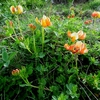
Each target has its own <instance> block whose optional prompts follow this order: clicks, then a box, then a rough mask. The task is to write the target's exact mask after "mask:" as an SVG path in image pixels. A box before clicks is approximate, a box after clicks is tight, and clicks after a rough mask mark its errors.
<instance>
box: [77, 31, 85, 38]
mask: <svg viewBox="0 0 100 100" xmlns="http://www.w3.org/2000/svg"><path fill="white" fill-rule="evenodd" d="M78 38H79V39H80V40H84V39H85V38H86V33H84V32H83V31H82V30H80V31H78Z"/></svg>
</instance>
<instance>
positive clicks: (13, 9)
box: [10, 6, 16, 14]
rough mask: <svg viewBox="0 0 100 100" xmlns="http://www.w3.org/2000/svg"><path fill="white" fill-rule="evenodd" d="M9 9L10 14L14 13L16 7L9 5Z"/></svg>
mask: <svg viewBox="0 0 100 100" xmlns="http://www.w3.org/2000/svg"><path fill="white" fill-rule="evenodd" d="M10 11H11V12H12V14H15V12H16V8H15V7H14V6H11V7H10Z"/></svg>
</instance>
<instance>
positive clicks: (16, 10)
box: [10, 5, 23, 15]
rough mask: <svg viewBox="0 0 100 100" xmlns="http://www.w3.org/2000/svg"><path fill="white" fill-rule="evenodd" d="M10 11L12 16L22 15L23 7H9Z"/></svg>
mask: <svg viewBox="0 0 100 100" xmlns="http://www.w3.org/2000/svg"><path fill="white" fill-rule="evenodd" d="M10 11H11V13H12V14H18V15H19V14H22V13H23V7H22V6H21V5H18V6H16V7H14V6H11V7H10Z"/></svg>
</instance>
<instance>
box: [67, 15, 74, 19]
mask: <svg viewBox="0 0 100 100" xmlns="http://www.w3.org/2000/svg"><path fill="white" fill-rule="evenodd" d="M74 17H75V15H74V14H72V15H68V16H67V18H74Z"/></svg>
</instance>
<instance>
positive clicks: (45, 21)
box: [36, 15, 52, 27]
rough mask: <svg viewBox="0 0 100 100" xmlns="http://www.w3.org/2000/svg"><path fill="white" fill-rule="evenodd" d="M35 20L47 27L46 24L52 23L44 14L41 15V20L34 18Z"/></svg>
mask: <svg viewBox="0 0 100 100" xmlns="http://www.w3.org/2000/svg"><path fill="white" fill-rule="evenodd" d="M36 22H37V23H40V24H41V26H43V27H48V26H51V24H52V23H51V21H50V18H49V17H47V16H45V15H43V17H42V18H41V20H38V18H36Z"/></svg>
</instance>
